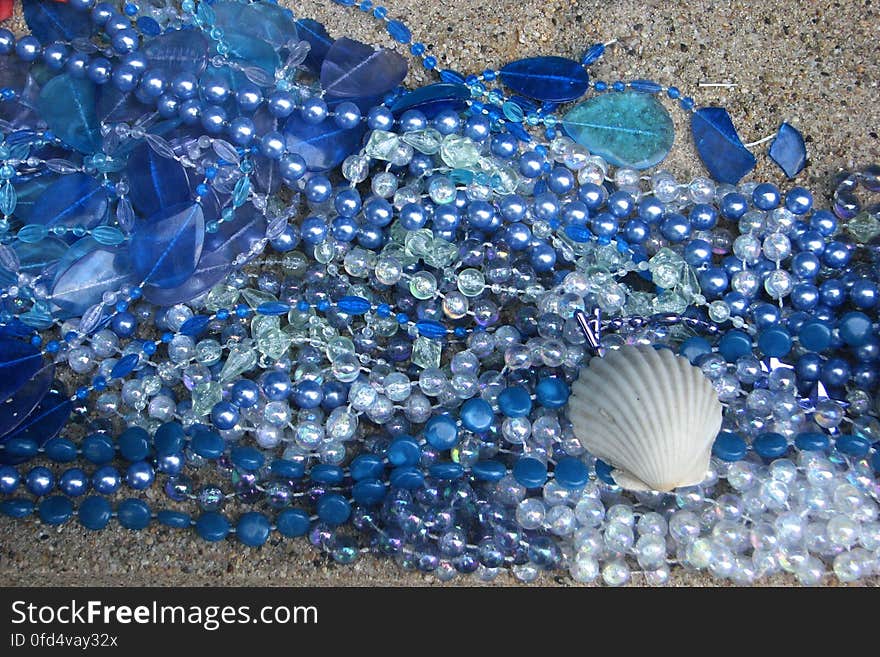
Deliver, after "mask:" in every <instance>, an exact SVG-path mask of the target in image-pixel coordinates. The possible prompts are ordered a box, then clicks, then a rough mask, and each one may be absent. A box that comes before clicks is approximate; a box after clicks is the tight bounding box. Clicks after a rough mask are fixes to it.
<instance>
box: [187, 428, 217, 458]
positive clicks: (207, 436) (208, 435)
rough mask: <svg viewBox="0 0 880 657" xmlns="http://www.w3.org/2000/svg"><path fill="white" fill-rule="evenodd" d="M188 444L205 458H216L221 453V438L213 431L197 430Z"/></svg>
mask: <svg viewBox="0 0 880 657" xmlns="http://www.w3.org/2000/svg"><path fill="white" fill-rule="evenodd" d="M189 446H190V448H191V449H192V451H194V452H195V453H196V454H198V455H199V456H201V457H203V458H206V459H217V458H220V456H221V455H222V454H223V438H221V437H220V434H218V433H216V432H214V431H197V432H196V434H195V435H194V436H193V437H192V440H190V443H189Z"/></svg>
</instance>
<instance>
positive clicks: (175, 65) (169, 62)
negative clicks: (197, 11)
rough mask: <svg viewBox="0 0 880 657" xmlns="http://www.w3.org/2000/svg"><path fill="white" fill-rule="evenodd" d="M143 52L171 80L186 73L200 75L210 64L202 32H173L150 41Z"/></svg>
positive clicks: (206, 42)
mask: <svg viewBox="0 0 880 657" xmlns="http://www.w3.org/2000/svg"><path fill="white" fill-rule="evenodd" d="M203 4H204V3H203ZM141 52H142V53H143V54H144V55H145V56H146V58H147V59H148V60H149V62H150V66H152V67H155V68H158V69H161V70H163V71H165V72H166V73H167V74H168V75H169V77H170V78H173V77H175V76H176V75H178V74H180V73H184V72H187V73H193V74H194V75H199V74H200V73H201V72H202V71H204V70H205V66H206V65H207V63H208V58H207V56H206V54H205V53H207V52H208V39H207V37H206V36H205V35H204V34H203V33H202V32H201V30H171V31H169V32H166V33H165V34H161V35H159V36H157V37H155V38H153V39H150V40H149V41H148V42H147V43H146V44H145V45H144V47H143V48H142V49H141Z"/></svg>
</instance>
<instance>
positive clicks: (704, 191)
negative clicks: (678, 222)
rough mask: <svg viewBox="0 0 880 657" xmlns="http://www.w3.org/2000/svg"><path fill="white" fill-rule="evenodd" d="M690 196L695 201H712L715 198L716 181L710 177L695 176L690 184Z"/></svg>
mask: <svg viewBox="0 0 880 657" xmlns="http://www.w3.org/2000/svg"><path fill="white" fill-rule="evenodd" d="M688 196H689V197H690V200H691V201H692V202H694V203H711V202H712V199H713V198H715V183H714V182H713V181H711V180H710V179H708V178H694V179H693V180H692V181H691V182H690V184H689V185H688Z"/></svg>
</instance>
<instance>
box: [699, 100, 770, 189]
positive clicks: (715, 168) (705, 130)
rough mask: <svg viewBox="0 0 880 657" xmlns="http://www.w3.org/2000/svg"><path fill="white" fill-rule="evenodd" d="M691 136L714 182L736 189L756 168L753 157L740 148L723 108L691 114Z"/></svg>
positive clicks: (704, 108)
mask: <svg viewBox="0 0 880 657" xmlns="http://www.w3.org/2000/svg"><path fill="white" fill-rule="evenodd" d="M691 132H692V134H693V137H694V147H695V148H696V149H697V153H699V155H700V159H701V160H703V164H704V165H705V166H706V169H707V170H708V171H709V175H711V176H712V178H713V179H714V180H716V181H718V182H720V183H728V184H730V185H735V184H737V183H738V182H739V181H740V180H741V179H742V177H743V176H745V175H746V174H747V173H748V172H749V171H751V170H752V169H754V168H755V164H757V160H755V156H754V155H752V154H751V153H750V152H749V150H748V149H747V148H746V147H745V146H743V143H742V141H740V138H739V135H738V134H737V132H736V128H734V127H733V122H732V121H731V120H730V115H729V114H728V113H727V110H726V109H724V108H723V107H701V108H700V109H698V110H697V111H696V112H694V115H693V117H692V118H691Z"/></svg>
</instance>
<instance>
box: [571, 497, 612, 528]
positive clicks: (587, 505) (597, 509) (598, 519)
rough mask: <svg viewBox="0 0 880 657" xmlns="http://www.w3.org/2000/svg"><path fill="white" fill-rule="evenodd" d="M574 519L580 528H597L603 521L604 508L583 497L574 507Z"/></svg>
mask: <svg viewBox="0 0 880 657" xmlns="http://www.w3.org/2000/svg"><path fill="white" fill-rule="evenodd" d="M574 514H575V518H576V519H577V521H578V524H579V525H580V526H581V527H598V526H599V525H601V524H602V521H603V520H604V519H605V507H604V506H603V504H602V502H601V501H599V500H597V499H594V498H592V497H585V498H582V499H581V500H579V501H578V503H577V504H576V505H575V507H574Z"/></svg>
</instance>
